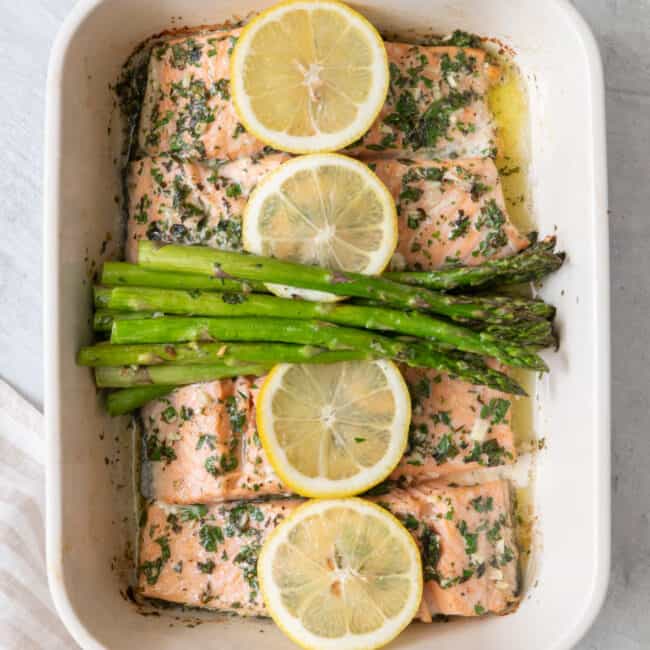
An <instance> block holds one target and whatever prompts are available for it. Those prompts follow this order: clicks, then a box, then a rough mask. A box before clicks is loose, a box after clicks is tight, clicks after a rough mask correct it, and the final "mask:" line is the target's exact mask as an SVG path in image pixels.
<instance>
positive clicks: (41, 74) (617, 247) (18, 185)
mask: <svg viewBox="0 0 650 650" xmlns="http://www.w3.org/2000/svg"><path fill="white" fill-rule="evenodd" d="M0 4H1V5H2V8H3V20H2V22H1V23H0V69H1V70H2V75H0V96H2V98H3V101H2V103H1V104H0V143H1V145H2V146H1V148H0V195H1V196H2V197H3V208H2V210H1V211H0V214H1V215H2V216H1V219H2V222H3V223H4V224H5V235H4V236H3V237H0V376H2V377H3V378H4V379H5V380H6V381H8V382H9V383H11V384H12V385H13V386H15V387H16V388H17V389H18V390H19V391H20V392H22V393H23V395H24V396H25V397H27V398H28V399H30V400H31V401H32V402H33V403H34V404H35V405H36V406H38V407H39V408H41V407H42V399H43V381H42V368H41V365H42V364H41V362H42V328H41V283H42V277H41V276H42V270H41V232H42V225H41V185H42V142H43V121H44V118H43V109H44V88H45V76H46V69H47V59H48V54H49V49H50V45H51V43H52V40H53V38H54V35H55V34H56V31H57V29H58V28H59V25H60V24H61V21H62V20H63V18H64V17H65V15H66V14H67V12H68V11H69V9H70V8H71V7H72V5H73V4H74V0H22V1H21V2H11V1H10V0H2V2H0ZM575 4H576V6H577V7H578V8H579V9H580V11H581V12H582V13H583V15H584V16H585V18H586V19H587V21H588V22H589V24H590V25H591V27H592V29H593V30H594V32H595V34H596V36H597V38H598V41H599V43H600V46H601V51H602V56H603V61H604V64H605V72H606V83H607V135H608V149H609V182H610V188H609V190H610V205H609V207H610V236H611V290H612V393H613V395H612V400H613V401H612V407H613V409H612V434H613V463H614V465H613V475H612V481H613V485H612V488H613V503H612V506H613V531H612V532H613V549H612V571H611V581H610V587H609V593H608V597H607V600H606V602H605V605H604V607H603V609H602V611H601V613H600V615H599V617H598V619H597V621H596V623H595V624H594V626H593V627H592V629H591V630H590V631H589V632H588V634H587V635H586V637H585V638H584V639H583V640H582V641H581V642H580V643H579V644H578V646H577V647H578V648H580V649H581V650H641V649H645V648H650V616H649V612H650V471H649V467H650V435H649V432H648V422H649V420H650V418H649V410H650V363H649V361H650V348H649V346H648V334H647V332H648V323H647V322H646V318H648V316H649V315H650V281H649V278H650V255H649V254H648V248H649V246H650V182H649V175H650V0H576V1H575ZM568 578H569V579H570V576H568Z"/></svg>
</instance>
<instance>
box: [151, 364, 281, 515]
mask: <svg viewBox="0 0 650 650" xmlns="http://www.w3.org/2000/svg"><path fill="white" fill-rule="evenodd" d="M262 381H263V379H262V378H253V377H238V378H237V379H235V380H231V379H222V380H220V381H213V382H209V383H204V384H192V385H191V386H184V387H182V388H177V389H176V390H175V391H173V392H172V393H170V394H169V395H168V396H167V397H165V398H162V399H158V400H155V401H153V402H149V403H148V404H146V405H145V406H144V407H143V408H142V409H141V413H140V414H141V418H142V427H143V446H144V459H145V461H147V462H145V463H143V471H142V492H143V494H145V495H147V496H152V497H155V498H156V499H159V500H161V501H165V502H167V503H175V504H195V503H213V502H216V501H232V500H237V499H255V498H258V497H260V496H263V495H269V494H273V495H282V494H288V493H289V492H288V490H287V489H286V488H285V487H284V486H283V485H282V483H281V482H280V480H279V479H278V478H277V476H276V475H275V472H274V471H273V469H272V467H271V465H270V463H269V462H268V460H267V458H266V454H265V452H264V449H263V448H262V444H261V442H260V439H259V437H258V434H257V427H256V423H255V399H256V397H257V392H258V390H259V386H260V385H261V382H262Z"/></svg>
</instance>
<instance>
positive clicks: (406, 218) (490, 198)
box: [372, 158, 530, 271]
mask: <svg viewBox="0 0 650 650" xmlns="http://www.w3.org/2000/svg"><path fill="white" fill-rule="evenodd" d="M372 165H373V169H374V170H375V173H376V174H377V175H378V176H379V178H381V180H382V181H384V183H385V184H386V186H387V187H388V189H389V190H390V192H391V194H392V195H393V197H394V199H395V202H396V204H397V214H398V226H399V240H398V245H397V251H396V253H395V255H394V256H393V261H392V267H393V268H394V269H396V270H402V269H405V268H407V269H409V270H412V271H420V270H430V269H435V268H440V267H442V266H445V265H456V264H463V265H468V266H474V265H476V264H479V263H481V262H483V261H485V260H487V259H495V258H499V257H507V256H509V255H514V254H515V253H517V252H519V251H520V250H523V249H524V248H526V247H527V246H528V245H529V244H530V240H529V238H528V237H525V236H524V235H522V234H521V233H520V232H519V231H518V230H517V228H516V227H515V226H514V224H513V223H512V222H511V221H510V220H509V218H508V216H507V212H506V206H505V201H504V198H503V191H502V189H501V182H500V180H499V173H498V171H497V168H496V165H495V164H494V162H493V161H492V160H491V159H489V158H483V159H481V158H472V159H465V160H454V161H445V162H442V161H431V160H423V159H417V160H413V159H409V158H400V159H398V160H392V159H387V160H383V159H377V160H374V161H372Z"/></svg>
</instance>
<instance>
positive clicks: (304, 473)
mask: <svg viewBox="0 0 650 650" xmlns="http://www.w3.org/2000/svg"><path fill="white" fill-rule="evenodd" d="M410 419H411V400H410V398H409V393H408V389H407V387H406V384H405V383H404V379H403V378H402V375H401V373H400V371H399V370H398V369H397V366H395V364H394V363H392V362H390V361H384V360H378V361H348V362H341V363H332V364H326V365H318V364H301V365H292V364H279V365H277V366H275V367H274V368H273V370H271V372H270V373H269V375H268V376H267V378H266V380H265V382H264V385H263V386H262V389H261V391H260V395H259V399H258V402H257V426H258V429H259V434H260V438H261V441H262V445H263V446H264V449H265V450H266V453H267V454H268V457H269V460H270V461H271V464H272V465H273V469H274V470H275V471H276V473H277V474H278V476H279V477H280V478H281V480H282V481H283V482H284V483H285V484H286V485H287V486H288V487H289V488H290V489H291V490H293V491H294V492H297V493H298V494H301V495H303V496H309V497H341V496H351V495H354V494H359V493H361V492H365V491H366V490H368V489H370V488H371V487H372V486H374V485H376V484H377V483H379V482H380V481H383V480H384V479H385V478H386V477H387V476H388V475H389V474H390V473H391V471H392V470H393V469H394V468H395V466H396V465H397V463H398V462H399V460H400V458H401V457H402V455H403V454H404V449H405V447H406V443H407V438H408V428H409V423H410Z"/></svg>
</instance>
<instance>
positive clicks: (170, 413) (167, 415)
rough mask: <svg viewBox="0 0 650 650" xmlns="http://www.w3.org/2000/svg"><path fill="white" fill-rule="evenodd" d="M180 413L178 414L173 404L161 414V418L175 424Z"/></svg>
mask: <svg viewBox="0 0 650 650" xmlns="http://www.w3.org/2000/svg"><path fill="white" fill-rule="evenodd" d="M177 415H178V413H176V409H175V408H174V407H173V406H171V404H170V405H169V406H168V407H167V408H166V409H165V410H164V411H163V412H162V413H161V414H160V417H161V418H162V419H163V420H164V421H165V422H167V424H169V423H170V422H173V421H174V420H175V419H176V416H177Z"/></svg>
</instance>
